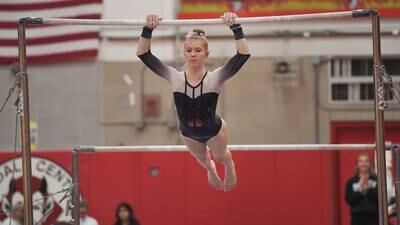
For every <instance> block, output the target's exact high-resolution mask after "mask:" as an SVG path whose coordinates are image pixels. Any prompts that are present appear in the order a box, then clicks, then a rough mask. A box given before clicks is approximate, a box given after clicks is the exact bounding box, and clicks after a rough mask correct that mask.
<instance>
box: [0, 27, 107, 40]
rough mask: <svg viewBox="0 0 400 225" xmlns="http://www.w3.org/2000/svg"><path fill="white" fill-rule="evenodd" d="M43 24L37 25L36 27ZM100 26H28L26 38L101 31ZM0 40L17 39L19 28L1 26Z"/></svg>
mask: <svg viewBox="0 0 400 225" xmlns="http://www.w3.org/2000/svg"><path fill="white" fill-rule="evenodd" d="M37 27H41V26H35V28H37ZM99 31H100V27H99V26H75V25H60V26H47V27H41V29H33V27H28V28H27V29H26V38H27V39H31V38H45V37H48V36H61V35H65V34H66V33H67V34H76V33H83V32H99ZM0 34H1V35H0V40H1V39H17V29H15V27H14V28H11V29H2V28H0Z"/></svg>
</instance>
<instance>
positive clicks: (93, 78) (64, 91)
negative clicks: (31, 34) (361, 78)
mask: <svg viewBox="0 0 400 225" xmlns="http://www.w3.org/2000/svg"><path fill="white" fill-rule="evenodd" d="M101 71H102V66H101V64H100V63H98V62H93V61H80V62H71V63H60V64H50V65H29V67H28V74H29V85H30V110H31V119H33V120H37V121H38V146H37V147H38V149H67V148H71V147H72V146H74V145H79V144H91V145H95V144H102V143H103V142H102V140H103V129H102V126H101V124H100V114H101V113H100V112H101V110H100V109H101V105H100V104H101V101H100V94H101V87H102V85H101V82H102V72H101ZM13 81H14V76H13V75H12V73H11V70H10V67H9V66H0V97H1V98H3V96H6V95H7V93H8V89H9V88H10V87H11V85H12V82H13ZM13 101H14V100H12V101H10V102H9V103H8V104H7V106H6V109H5V111H4V112H3V113H2V114H0V149H8V150H9V149H12V147H13V143H14V141H13V140H14V138H13V137H14V134H13V133H14V127H15V110H16V108H15V107H14V106H12V102H13Z"/></svg>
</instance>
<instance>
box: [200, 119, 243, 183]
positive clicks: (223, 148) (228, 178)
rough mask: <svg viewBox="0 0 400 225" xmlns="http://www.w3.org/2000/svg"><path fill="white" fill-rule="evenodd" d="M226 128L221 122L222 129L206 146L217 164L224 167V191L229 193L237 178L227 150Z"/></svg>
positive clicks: (230, 155)
mask: <svg viewBox="0 0 400 225" xmlns="http://www.w3.org/2000/svg"><path fill="white" fill-rule="evenodd" d="M227 144H228V128H227V125H226V123H225V121H223V120H222V127H221V129H220V130H219V133H218V134H217V135H216V136H214V137H212V138H211V139H210V140H208V142H207V145H208V147H209V148H210V149H211V152H212V154H213V156H214V159H216V160H217V161H218V162H220V163H222V164H223V165H224V166H225V179H224V190H225V191H230V190H232V189H233V188H234V187H235V186H236V182H237V178H236V171H235V164H234V162H233V160H232V154H231V151H229V149H228V148H227Z"/></svg>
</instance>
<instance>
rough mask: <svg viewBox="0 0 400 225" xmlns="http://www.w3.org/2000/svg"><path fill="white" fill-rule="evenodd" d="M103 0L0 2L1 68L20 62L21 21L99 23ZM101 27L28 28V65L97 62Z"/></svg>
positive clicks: (57, 26) (44, 26)
mask: <svg viewBox="0 0 400 225" xmlns="http://www.w3.org/2000/svg"><path fill="white" fill-rule="evenodd" d="M101 12H102V0H0V64H11V63H14V62H17V61H18V35H17V21H18V19H19V18H22V17H28V16H34V17H53V18H79V19H99V18H100V17H101ZM99 31H100V28H99V27H98V26H76V25H28V26H27V28H26V38H27V50H26V52H27V57H28V63H51V62H55V61H67V60H74V59H78V58H93V57H96V56H97V51H98V48H99Z"/></svg>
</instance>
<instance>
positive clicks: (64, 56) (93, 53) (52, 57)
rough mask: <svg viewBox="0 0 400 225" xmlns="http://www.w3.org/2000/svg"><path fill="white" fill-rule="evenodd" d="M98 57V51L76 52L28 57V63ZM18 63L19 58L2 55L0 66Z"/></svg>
mask: <svg viewBox="0 0 400 225" xmlns="http://www.w3.org/2000/svg"><path fill="white" fill-rule="evenodd" d="M96 56H97V50H94V49H89V50H78V51H74V52H64V53H57V54H46V55H40V56H33V57H32V56H28V57H27V62H28V63H29V64H30V63H55V62H62V61H70V60H77V59H82V58H94V57H96ZM15 62H18V57H3V56H1V55H0V64H12V63H15Z"/></svg>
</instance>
